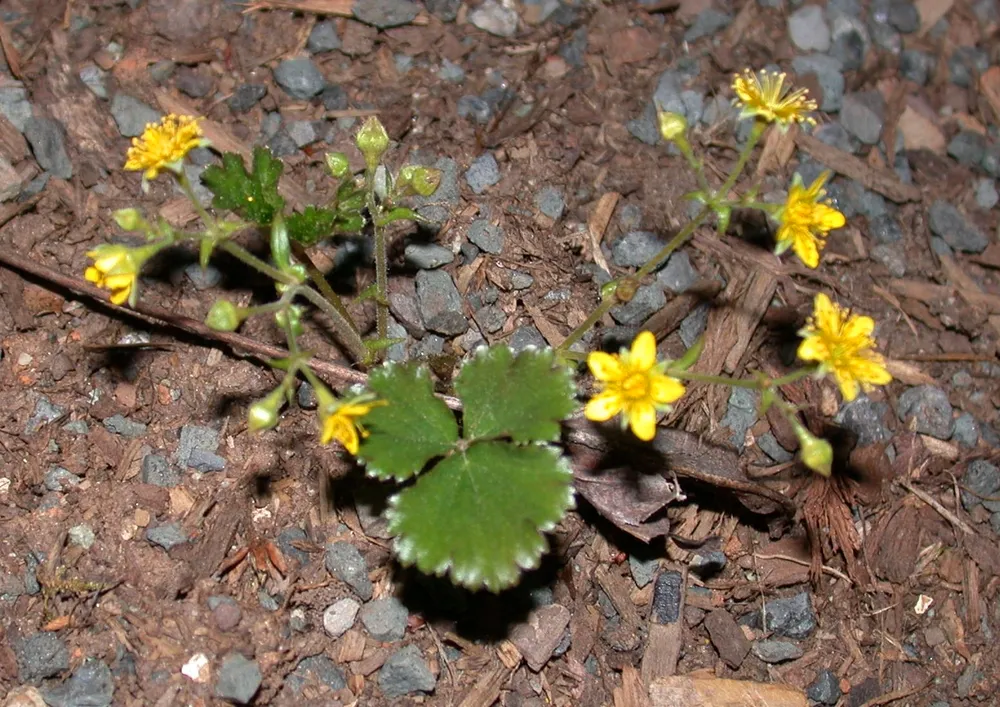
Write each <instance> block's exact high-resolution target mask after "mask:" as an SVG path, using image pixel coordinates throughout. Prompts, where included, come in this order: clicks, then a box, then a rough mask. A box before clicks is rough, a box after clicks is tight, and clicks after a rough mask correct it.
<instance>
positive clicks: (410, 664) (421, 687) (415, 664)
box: [378, 646, 437, 697]
mask: <svg viewBox="0 0 1000 707" xmlns="http://www.w3.org/2000/svg"><path fill="white" fill-rule="evenodd" d="M436 684H437V681H436V680H435V678H434V674H433V673H432V672H431V669H430V668H429V667H428V665H427V661H425V660H424V657H423V655H422V654H421V653H420V649H419V648H417V647H416V646H404V647H402V648H400V649H399V650H398V651H396V652H395V653H393V654H392V655H391V656H389V659H388V660H386V661H385V664H383V665H382V668H381V669H380V670H379V671H378V685H379V687H380V688H381V689H382V694H384V695H385V696H386V697H402V696H403V695H410V694H413V693H415V692H425V693H429V692H433V691H434V686H435V685H436Z"/></svg>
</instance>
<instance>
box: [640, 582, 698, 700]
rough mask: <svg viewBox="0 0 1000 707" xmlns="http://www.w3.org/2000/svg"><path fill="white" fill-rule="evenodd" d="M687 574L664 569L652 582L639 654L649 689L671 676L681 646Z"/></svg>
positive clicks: (643, 676) (644, 682)
mask: <svg viewBox="0 0 1000 707" xmlns="http://www.w3.org/2000/svg"><path fill="white" fill-rule="evenodd" d="M686 584H687V576H686V573H684V572H680V571H678V570H664V571H663V572H660V574H659V575H657V577H656V581H655V582H654V583H653V598H652V601H651V603H650V609H649V625H648V631H647V636H646V650H645V652H644V653H643V654H642V665H641V668H640V669H641V672H642V683H643V685H645V686H646V688H647V689H649V687H650V685H652V683H653V681H654V680H656V679H658V678H662V677H666V676H670V675H674V674H675V673H676V672H677V661H678V660H680V656H681V647H682V646H683V645H684V641H683V632H684V622H683V621H682V617H683V616H684V599H685V595H686V593H687V592H686V589H685V585H686Z"/></svg>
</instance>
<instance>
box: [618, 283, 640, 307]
mask: <svg viewBox="0 0 1000 707" xmlns="http://www.w3.org/2000/svg"><path fill="white" fill-rule="evenodd" d="M638 289H639V282H638V280H636V279H635V278H631V277H627V278H625V279H624V280H622V281H620V282H619V283H618V289H617V290H615V297H617V298H618V301H619V302H621V303H623V304H627V303H629V302H631V301H632V298H633V297H635V293H636V290H638Z"/></svg>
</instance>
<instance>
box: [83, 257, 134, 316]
mask: <svg viewBox="0 0 1000 707" xmlns="http://www.w3.org/2000/svg"><path fill="white" fill-rule="evenodd" d="M87 257H88V258H91V259H92V260H93V261H94V264H93V265H91V266H90V267H88V268H87V270H86V271H85V272H84V274H83V276H84V277H85V278H87V280H88V281H90V282H92V283H94V284H95V285H97V286H98V287H103V288H104V289H107V290H111V301H112V302H114V303H115V304H122V303H123V302H125V300H129V304H134V302H133V301H132V295H133V293H134V292H135V283H136V279H137V278H138V277H139V267H140V266H141V263H140V262H139V259H137V258H136V257H135V253H134V252H133V250H132V249H131V248H127V247H125V246H123V245H112V244H108V243H106V244H104V245H99V246H97V247H96V248H94V250H92V251H90V252H89V253H87Z"/></svg>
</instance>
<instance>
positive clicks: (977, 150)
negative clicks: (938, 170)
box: [948, 130, 986, 167]
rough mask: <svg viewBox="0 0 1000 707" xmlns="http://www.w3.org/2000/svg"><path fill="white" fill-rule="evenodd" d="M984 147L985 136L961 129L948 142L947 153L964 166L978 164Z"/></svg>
mask: <svg viewBox="0 0 1000 707" xmlns="http://www.w3.org/2000/svg"><path fill="white" fill-rule="evenodd" d="M985 149H986V136H984V135H980V134H979V133H977V132H976V131H974V130H962V131H961V132H959V133H958V134H956V135H955V137H953V138H952V139H951V141H950V142H949V143H948V154H949V155H951V156H952V157H954V158H955V159H956V160H957V161H958V162H959V163H960V164H963V165H965V166H966V167H971V166H973V165H976V164H979V163H980V162H981V161H982V159H983V151H984V150H985Z"/></svg>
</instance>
